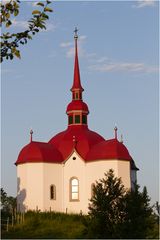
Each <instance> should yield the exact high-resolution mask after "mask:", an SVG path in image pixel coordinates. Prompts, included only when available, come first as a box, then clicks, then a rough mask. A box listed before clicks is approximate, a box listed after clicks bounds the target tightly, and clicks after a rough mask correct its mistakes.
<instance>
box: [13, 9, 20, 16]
mask: <svg viewBox="0 0 160 240" xmlns="http://www.w3.org/2000/svg"><path fill="white" fill-rule="evenodd" d="M18 13H19V10H18V9H15V10H14V16H15V17H16V16H17V15H18Z"/></svg>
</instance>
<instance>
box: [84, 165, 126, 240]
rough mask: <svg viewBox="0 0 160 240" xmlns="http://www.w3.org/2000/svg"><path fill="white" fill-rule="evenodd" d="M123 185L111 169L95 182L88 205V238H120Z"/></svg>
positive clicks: (122, 217) (122, 214)
mask: <svg viewBox="0 0 160 240" xmlns="http://www.w3.org/2000/svg"><path fill="white" fill-rule="evenodd" d="M125 192H126V191H125V188H124V185H123V184H122V182H121V179H120V178H117V177H115V176H114V172H113V170H112V169H110V170H109V172H108V173H105V178H103V179H101V180H99V181H97V182H96V185H95V186H94V188H93V196H92V198H91V200H90V201H91V203H90V205H89V219H90V220H89V225H88V237H94V238H120V237H121V236H120V230H119V228H120V226H121V224H122V222H123V219H124V201H123V199H124V194H125Z"/></svg>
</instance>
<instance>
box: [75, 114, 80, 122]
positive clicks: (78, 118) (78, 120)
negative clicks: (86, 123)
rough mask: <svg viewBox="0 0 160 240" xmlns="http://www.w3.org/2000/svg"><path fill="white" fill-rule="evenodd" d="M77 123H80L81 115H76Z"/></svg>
mask: <svg viewBox="0 0 160 240" xmlns="http://www.w3.org/2000/svg"><path fill="white" fill-rule="evenodd" d="M75 123H80V115H75Z"/></svg>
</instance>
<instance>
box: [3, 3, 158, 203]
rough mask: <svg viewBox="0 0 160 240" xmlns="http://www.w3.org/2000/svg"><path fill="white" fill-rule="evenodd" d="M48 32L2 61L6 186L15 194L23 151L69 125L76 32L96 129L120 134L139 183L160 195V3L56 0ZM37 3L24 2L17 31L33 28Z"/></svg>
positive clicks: (15, 23)
mask: <svg viewBox="0 0 160 240" xmlns="http://www.w3.org/2000/svg"><path fill="white" fill-rule="evenodd" d="M52 8H53V9H54V12H53V13H51V14H50V19H49V21H48V24H47V30H46V31H42V32H41V33H39V34H37V36H35V38H34V39H33V40H32V41H30V42H28V44H27V45H26V46H24V47H21V57H22V58H21V60H19V59H14V60H13V61H7V62H4V63H2V81H1V88H2V186H3V187H4V189H5V190H6V191H7V193H8V194H9V195H16V167H15V165H14V162H15V161H16V159H17V156H18V154H19V151H20V150H21V148H22V147H23V146H24V145H26V144H27V143H28V142H29V137H30V136H29V131H30V128H32V129H33V131H34V134H33V139H34V140H37V141H49V139H50V138H51V137H52V136H54V135H55V134H56V133H58V132H59V131H62V130H64V129H65V128H66V127H67V116H66V114H65V111H66V106H67V104H68V103H69V102H70V100H71V93H70V91H69V90H70V88H71V86H72V80H73V62H74V59H73V46H74V45H73V43H74V42H73V30H74V28H75V26H77V27H78V29H79V42H78V46H79V62H80V71H81V81H82V85H83V87H84V89H85V92H84V101H85V102H87V104H88V106H89V110H90V114H89V128H90V129H92V130H94V131H97V132H98V133H99V134H101V135H102V136H103V137H105V138H106V139H109V138H113V134H114V132H113V129H114V126H115V124H116V125H117V127H118V135H119V138H120V135H121V134H123V139H124V144H125V145H126V146H127V148H128V150H129V152H130V154H131V156H132V157H133V159H134V160H135V162H136V165H137V166H138V167H139V168H140V171H139V172H138V182H139V184H140V185H141V186H142V187H143V186H144V185H146V186H147V189H148V192H149V195H150V196H151V198H152V202H153V203H154V202H155V201H157V200H158V172H159V162H158V94H159V92H158V68H159V67H158V34H159V33H158V2H157V1H154V0H148V1H147V0H142V1H102V2H98V1H89V2H87V1H75V2H74V1H70V2H69V1H56V2H54V3H52ZM33 9H35V2H33V1H30V2H26V1H25V2H23V3H22V4H21V13H20V15H19V17H18V18H17V19H14V21H13V26H12V28H13V30H14V31H20V30H22V29H24V28H25V27H26V20H27V19H28V18H29V17H30V16H31V12H32V10H33Z"/></svg>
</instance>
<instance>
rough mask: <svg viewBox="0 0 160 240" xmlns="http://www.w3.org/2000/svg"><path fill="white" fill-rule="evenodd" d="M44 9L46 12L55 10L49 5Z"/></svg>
mask: <svg viewBox="0 0 160 240" xmlns="http://www.w3.org/2000/svg"><path fill="white" fill-rule="evenodd" d="M44 11H45V12H53V10H52V9H51V8H49V7H46V8H44Z"/></svg>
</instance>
